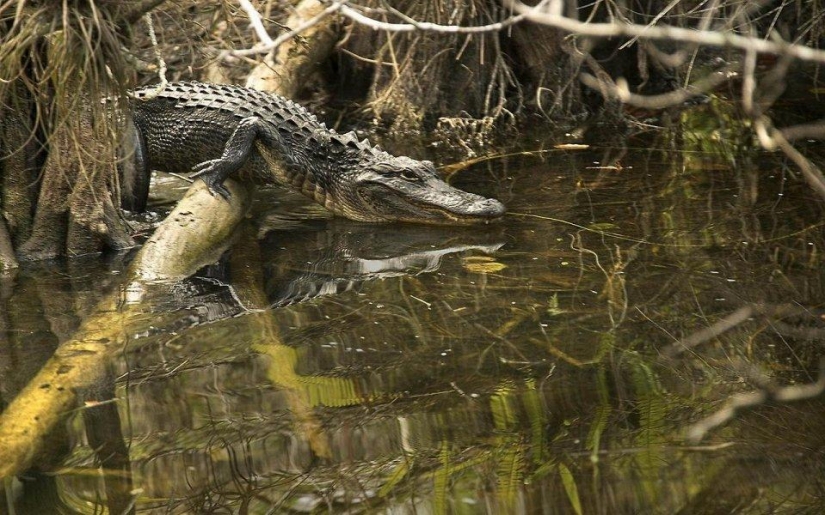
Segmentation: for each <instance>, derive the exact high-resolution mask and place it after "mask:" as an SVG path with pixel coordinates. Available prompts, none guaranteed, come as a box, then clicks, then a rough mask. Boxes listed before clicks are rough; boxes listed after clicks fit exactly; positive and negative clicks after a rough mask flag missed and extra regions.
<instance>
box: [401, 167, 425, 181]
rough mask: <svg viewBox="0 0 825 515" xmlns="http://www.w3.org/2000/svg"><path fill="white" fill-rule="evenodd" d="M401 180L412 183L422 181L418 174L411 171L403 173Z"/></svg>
mask: <svg viewBox="0 0 825 515" xmlns="http://www.w3.org/2000/svg"><path fill="white" fill-rule="evenodd" d="M401 178H402V179H404V180H405V181H411V182H418V181H420V180H421V177H419V176H418V174H416V173H415V172H413V171H411V170H404V171H403V172H401Z"/></svg>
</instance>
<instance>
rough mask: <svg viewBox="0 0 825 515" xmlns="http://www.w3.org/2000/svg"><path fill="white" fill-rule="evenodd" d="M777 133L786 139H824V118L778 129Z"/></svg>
mask: <svg viewBox="0 0 825 515" xmlns="http://www.w3.org/2000/svg"><path fill="white" fill-rule="evenodd" d="M779 133H780V134H782V137H783V138H785V139H786V140H787V141H796V140H798V139H825V120H820V121H818V122H814V123H806V124H802V125H794V126H792V127H785V128H784V129H780V130H779Z"/></svg>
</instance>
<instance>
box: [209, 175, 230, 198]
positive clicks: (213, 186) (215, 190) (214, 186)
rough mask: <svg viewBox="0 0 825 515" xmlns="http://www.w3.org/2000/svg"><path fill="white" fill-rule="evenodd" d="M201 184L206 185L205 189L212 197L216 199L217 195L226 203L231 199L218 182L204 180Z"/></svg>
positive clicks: (226, 190) (227, 191)
mask: <svg viewBox="0 0 825 515" xmlns="http://www.w3.org/2000/svg"><path fill="white" fill-rule="evenodd" d="M203 182H205V183H206V187H207V189H208V190H209V193H211V194H212V196H213V197H217V196H218V195H220V196H221V198H223V199H224V200H226V201H227V202H228V201H229V199H230V198H231V197H232V193H230V192H229V190H228V189H226V187H225V186H224V185H223V184H221V183H219V182H214V183H213V182H207V181H206V180H204V181H203Z"/></svg>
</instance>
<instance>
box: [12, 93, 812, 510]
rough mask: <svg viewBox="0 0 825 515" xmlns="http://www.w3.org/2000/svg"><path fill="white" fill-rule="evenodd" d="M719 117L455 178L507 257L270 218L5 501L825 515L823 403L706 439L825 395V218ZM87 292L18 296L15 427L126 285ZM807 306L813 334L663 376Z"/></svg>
mask: <svg viewBox="0 0 825 515" xmlns="http://www.w3.org/2000/svg"><path fill="white" fill-rule="evenodd" d="M702 109H704V111H703V110H702ZM702 109H700V110H699V111H698V113H694V114H693V115H691V116H692V117H685V118H684V119H682V120H681V121H680V126H679V128H680V130H678V131H673V132H672V133H662V134H653V135H651V134H648V135H643V136H641V137H637V138H634V139H630V140H627V141H620V142H619V143H620V144H619V145H613V146H610V147H594V148H592V149H589V150H560V149H556V148H554V147H553V146H552V145H548V146H547V147H546V148H545V147H543V146H542V145H543V144H542V143H541V142H538V143H536V144H535V145H534V147H533V148H530V149H528V150H527V151H525V152H515V153H513V154H512V155H510V156H500V157H499V158H497V159H492V160H488V161H481V162H479V163H477V164H475V165H473V166H470V167H468V168H466V169H462V170H460V171H455V170H454V173H453V174H452V177H451V180H452V182H453V183H454V184H456V185H458V186H460V187H463V188H465V189H469V190H471V191H475V192H479V193H483V194H487V195H491V196H495V197H497V198H499V199H501V200H502V201H504V202H505V204H507V205H508V209H509V214H508V216H507V217H506V218H505V220H504V221H503V223H500V224H495V225H491V226H487V227H476V228H461V229H455V228H433V227H416V226H376V225H369V224H358V223H352V222H347V221H342V220H337V219H336V220H333V219H329V218H326V217H322V216H319V214H318V212H317V211H316V210H315V209H314V208H312V207H307V206H306V204H304V203H303V202H302V201H300V200H298V199H296V198H294V197H292V196H289V195H287V196H284V195H283V193H282V192H269V193H265V194H264V195H269V196H268V197H265V198H264V199H263V200H261V201H259V202H258V203H257V208H258V209H259V210H262V211H265V212H264V213H263V214H261V219H263V220H264V223H263V224H262V225H260V226H258V227H254V228H253V227H247V228H246V229H244V234H243V235H242V236H241V238H240V242H239V243H238V244H237V245H236V246H235V247H234V248H233V250H232V251H230V253H229V254H228V255H227V256H225V257H224V259H223V260H222V262H221V263H219V264H217V265H215V266H212V267H209V268H208V269H206V270H204V271H203V272H202V273H201V274H199V276H198V277H195V278H192V279H190V280H188V281H185V282H183V283H181V284H180V285H176V286H175V287H174V288H170V289H169V290H167V291H165V292H163V293H162V294H159V295H158V297H157V298H156V299H154V300H153V302H152V306H153V309H155V310H157V312H158V314H159V316H158V319H157V321H156V322H155V323H153V324H152V326H151V327H146V328H144V330H142V331H137V332H135V333H134V334H133V335H132V336H131V339H130V341H129V342H128V343H127V345H126V346H125V348H124V352H123V354H122V356H121V357H120V358H118V359H117V360H116V362H115V363H113V365H112V367H111V374H110V381H108V382H107V384H103V385H101V387H100V392H96V396H95V397H94V398H95V399H97V400H98V401H99V402H97V403H95V404H94V406H86V408H85V409H84V410H80V412H81V413H82V416H77V417H74V418H72V419H71V422H70V424H69V425H68V427H67V434H65V435H62V438H60V439H59V440H60V444H59V445H57V446H56V447H55V448H56V449H58V450H57V451H55V453H54V459H52V460H51V462H49V463H46V460H43V461H44V465H43V467H41V470H39V471H37V472H32V474H30V475H29V476H27V477H24V478H23V479H22V482H20V481H16V482H14V483H13V484H9V485H7V496H11V497H13V498H15V499H16V501H15V502H16V506H17V510H18V511H17V512H18V513H28V512H32V513H36V512H42V513H46V512H55V511H59V512H64V513H88V512H95V511H97V512H100V511H101V510H103V509H104V507H106V506H108V509H109V510H110V512H112V513H117V512H129V511H130V510H136V511H138V512H153V513H154V512H157V513H229V512H232V513H282V512H301V513H303V512H326V511H342V512H344V511H346V512H356V513H357V512H376V511H377V512H381V511H387V512H389V511H392V512H393V513H447V512H459V513H510V512H522V513H542V512H543V513H685V514H693V513H732V512H745V513H768V512H770V513H773V512H782V513H784V512H793V513H797V512H809V513H816V512H819V511H820V510H823V509H825V493H824V492H825V480H824V479H825V471H823V467H822V463H825V460H824V459H823V458H825V453H823V448H825V447H823V444H825V438H823V436H822V435H823V434H825V431H823V429H825V415H823V413H825V410H823V405H822V404H823V403H822V401H821V400H809V401H805V402H800V403H795V404H781V403H780V404H772V405H765V406H760V407H758V408H755V409H753V410H748V411H745V412H743V413H741V414H740V416H738V417H737V418H736V419H735V420H733V421H732V422H730V423H728V424H725V425H723V426H722V427H720V428H717V429H716V430H714V431H711V432H710V433H709V434H708V435H707V436H706V437H705V438H704V439H703V440H702V441H701V442H698V443H697V442H688V441H686V439H685V431H686V429H687V428H688V427H689V426H690V425H691V424H693V423H695V422H697V421H699V420H701V419H702V418H703V417H705V416H707V415H709V414H711V413H712V412H714V411H715V410H717V409H718V408H720V407H721V406H722V405H723V404H724V402H725V400H726V399H727V398H728V397H729V396H730V395H732V394H733V393H736V392H742V391H750V390H753V389H755V388H757V387H758V385H755V384H752V383H753V382H752V381H751V382H749V381H748V380H747V379H748V376H747V374H746V373H744V372H743V366H742V363H745V362H747V363H750V364H752V365H755V366H757V367H759V368H760V369H762V370H763V371H764V372H765V373H767V374H768V375H770V376H771V377H772V378H773V379H774V380H775V381H776V383H777V384H781V385H787V384H803V383H809V382H812V381H814V380H815V379H816V370H817V362H818V359H819V356H820V355H821V342H822V339H823V335H825V323H823V318H822V314H823V300H825V296H823V278H825V277H824V276H823V270H825V267H823V264H822V249H823V248H824V247H823V244H825V242H824V241H823V238H822V234H823V231H822V225H823V223H825V222H822V220H823V217H822V205H821V202H820V201H818V200H817V199H816V198H814V196H813V194H812V193H810V192H809V191H808V189H807V187H806V186H805V185H804V184H800V183H799V181H798V180H797V179H796V178H795V177H794V176H793V172H792V171H791V170H789V169H788V168H787V167H786V165H785V164H784V163H782V162H781V161H779V160H777V159H775V158H774V156H770V155H766V154H762V153H760V152H758V151H756V150H754V149H753V148H752V147H751V146H750V144H749V143H748V141H747V140H746V138H745V136H744V134H742V135H739V134H736V133H731V132H725V129H724V128H722V127H720V126H719V125H718V116H717V113H714V112H713V109H714V106H713V105H710V106H706V107H704V108H702ZM714 120H716V123H717V125H715V124H714V123H715V122H714ZM666 134H670V135H666ZM672 134H676V135H677V136H678V138H677V137H676V136H673V135H672ZM672 149H678V150H672ZM276 198H277V199H278V200H277V201H276V200H275V199H276ZM72 266H73V267H75V269H73V270H69V271H68V272H67V271H66V270H50V269H45V270H36V269H35V270H26V271H23V272H21V274H20V275H19V276H18V277H17V278H16V279H15V280H14V281H13V282H9V281H7V282H6V283H3V290H2V300H3V302H4V306H5V308H6V309H5V310H4V311H3V315H2V317H0V318H1V319H0V323H2V324H3V325H2V331H0V346H1V347H0V353H2V359H1V360H0V366H2V367H4V373H3V375H2V376H0V377H2V379H0V386H1V387H2V389H0V395H2V401H3V402H4V403H7V402H8V400H9V399H10V398H12V397H13V396H14V394H15V392H16V391H18V390H19V388H20V387H21V386H22V385H23V384H25V382H26V380H27V374H28V375H30V374H32V373H33V371H34V370H36V369H37V367H38V366H39V364H40V363H42V362H43V360H44V359H45V358H47V357H48V355H49V353H50V352H51V351H52V350H53V349H54V347H55V345H56V344H57V342H58V341H59V340H60V339H64V338H65V337H66V336H67V334H68V333H70V332H71V330H72V327H73V326H74V325H76V324H77V319H78V318H79V317H82V316H83V313H84V311H83V310H84V306H87V305H89V304H90V300H89V299H90V298H93V297H94V293H93V292H94V291H95V290H96V289H97V287H99V285H100V281H102V280H103V279H102V278H105V277H111V276H112V272H111V271H112V270H117V269H119V267H120V265H118V264H113V265H111V266H109V267H108V268H107V267H106V266H103V265H101V264H99V263H98V264H94V265H88V267H87V268H85V269H84V268H83V265H82V264H79V263H75V264H73V265H72ZM45 292H49V293H48V294H46V293H45ZM49 304H52V305H49ZM784 304H791V305H794V306H798V307H802V308H805V309H803V310H797V311H795V312H794V314H793V316H792V317H785V318H780V317H778V316H774V317H770V316H753V317H751V318H749V319H748V320H746V321H745V322H743V323H741V324H739V325H736V326H735V327H733V328H731V329H730V330H728V331H726V332H723V333H720V334H715V335H714V336H713V337H712V338H710V339H709V341H706V342H702V343H700V344H699V345H697V346H695V347H693V348H691V349H690V350H689V351H687V352H682V353H681V354H680V355H679V356H678V358H676V359H664V358H663V352H664V350H665V349H669V348H672V347H673V345H674V343H675V342H677V341H679V340H680V339H682V338H684V337H686V336H688V335H691V334H694V333H696V332H697V331H699V330H701V329H703V328H707V327H709V326H712V325H713V324H714V323H715V322H717V321H719V320H720V319H723V318H724V317H726V316H728V315H730V314H731V313H732V312H734V311H735V310H737V309H738V308H741V307H742V306H744V305H760V306H766V305H784ZM12 369H14V370H13V371H12ZM107 399H108V400H107ZM104 406H108V408H106V409H101V408H102V407H104ZM84 411H85V412H84ZM118 415H119V416H118ZM101 463H103V464H104V465H105V467H104V468H103V469H101V468H100V464H101ZM101 470H102V472H101ZM42 492H47V494H43V493H42ZM26 510H30V511H26ZM43 510H45V511H43Z"/></svg>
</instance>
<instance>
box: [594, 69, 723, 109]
mask: <svg viewBox="0 0 825 515" xmlns="http://www.w3.org/2000/svg"><path fill="white" fill-rule="evenodd" d="M731 73H732V67H725V68H724V69H722V70H720V71H718V72H715V73H713V74H711V75H709V76H707V77H705V78H704V79H701V80H698V81H696V82H695V83H693V84H690V85H688V86H686V87H685V88H683V89H677V90H675V91H669V92H667V93H662V94H660V95H638V94H636V93H631V91H630V88H629V87H628V85H627V81H625V80H622V79H619V80H618V81H617V82H615V83H614V82H613V81H612V80H611V81H606V80H602V79H599V78H596V77H594V76H593V75H590V74H589V73H582V74H581V75H580V76H579V79H580V80H581V81H582V82H583V83H584V84H585V85H586V86H588V87H591V88H593V89H596V90H599V91H603V92H606V93H607V94H608V95H609V96H611V97H612V98H617V99H619V100H620V101H621V102H622V103H625V104H630V105H633V106H636V107H643V108H646V109H664V108H666V107H672V106H675V105H679V104H682V103H684V102H687V101H688V100H690V99H691V98H694V97H697V96H699V95H702V94H704V93H707V92H708V91H711V90H713V89H714V88H716V87H717V86H719V85H720V84H722V83H724V82H726V81H727V80H728V79H730V77H731Z"/></svg>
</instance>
